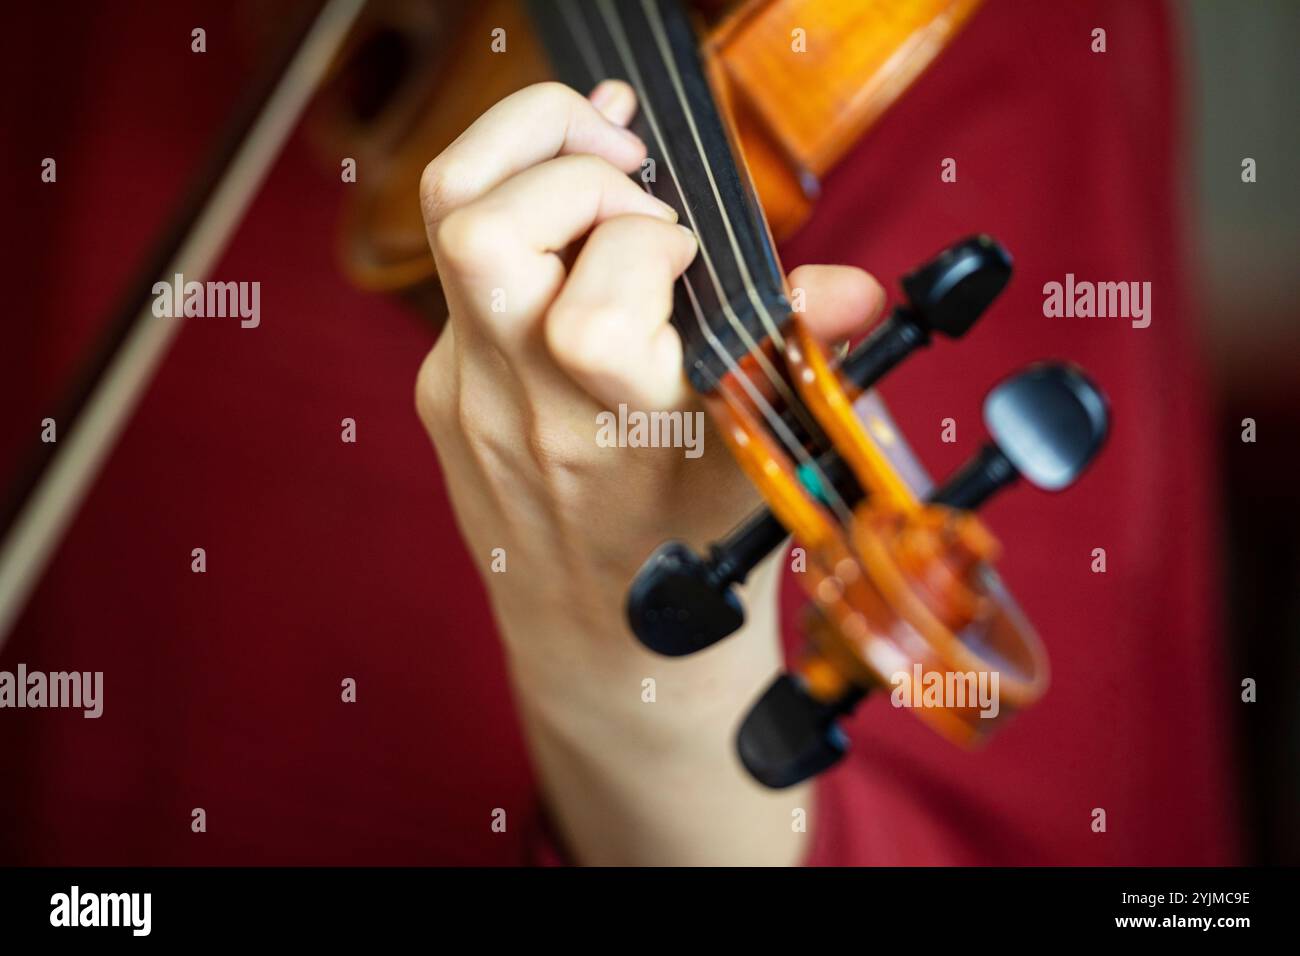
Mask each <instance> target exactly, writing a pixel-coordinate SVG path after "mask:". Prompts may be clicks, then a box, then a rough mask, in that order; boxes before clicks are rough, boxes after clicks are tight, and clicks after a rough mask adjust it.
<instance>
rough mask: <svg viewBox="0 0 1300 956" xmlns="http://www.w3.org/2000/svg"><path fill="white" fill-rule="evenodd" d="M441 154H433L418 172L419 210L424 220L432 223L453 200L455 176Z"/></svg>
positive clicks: (449, 164)
mask: <svg viewBox="0 0 1300 956" xmlns="http://www.w3.org/2000/svg"><path fill="white" fill-rule="evenodd" d="M450 167H451V163H450V162H449V161H448V160H447V159H446V158H445V156H443V155H438V156H435V157H434V158H433V159H432V160H430V161H429V164H428V165H427V166H425V167H424V171H423V172H422V173H420V211H421V213H422V214H423V215H424V221H425V222H426V223H428V224H433V223H435V222H437V221H438V219H439V216H440V213H441V212H442V210H443V209H445V208H446V207H447V206H449V205H451V204H453V203H454V202H455V195H456V187H455V182H456V180H457V177H456V176H455V173H454V171H453V170H452V169H451V168H450Z"/></svg>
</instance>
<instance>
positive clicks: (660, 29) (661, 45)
mask: <svg viewBox="0 0 1300 956" xmlns="http://www.w3.org/2000/svg"><path fill="white" fill-rule="evenodd" d="M641 9H642V10H643V11H644V12H645V17H646V22H648V23H649V24H650V32H651V34H653V36H654V40H655V46H656V47H658V49H659V56H660V58H661V59H662V60H663V62H664V65H665V66H666V67H667V68H668V78H669V80H670V81H671V82H672V86H673V93H674V94H676V96H677V102H678V105H680V106H681V109H682V113H683V114H684V115H685V116H686V125H687V126H688V127H690V130H691V139H693V140H694V141H695V150H696V152H698V153H699V155H700V164H701V165H702V166H703V167H704V175H705V176H707V177H708V180H709V188H710V189H712V190H713V201H714V202H715V203H716V204H717V206H718V215H719V217H720V218H721V219H722V226H723V229H725V230H726V233H727V240H728V241H729V242H730V243H731V252H732V255H733V256H734V257H735V260H736V265H737V266H738V267H739V269H740V275H741V278H742V281H743V282H744V284H745V292H746V293H747V294H748V295H749V301H750V302H751V303H752V304H753V306H754V309H755V311H756V312H758V313H759V314H760V315H761V316H762V319H763V324H764V326H765V327H766V328H767V334H768V335H770V336H771V337H772V341H774V342H775V343H776V344H777V347H778V348H784V347H785V338H784V337H783V336H782V335H781V331H780V329H778V328H777V325H776V321H775V320H774V319H773V318H772V313H771V312H769V311H768V309H767V306H766V305H764V303H763V300H762V298H761V297H760V296H759V295H758V290H757V288H756V287H755V285H754V279H753V277H752V276H751V275H750V274H749V267H748V266H747V265H746V264H745V257H744V256H743V255H742V254H741V251H740V243H738V242H737V241H736V233H735V231H734V230H733V229H732V226H731V216H730V215H729V214H728V211H727V207H726V206H725V205H723V202H722V195H721V193H719V192H718V183H717V181H716V180H715V179H714V178H713V166H712V165H711V164H710V163H709V161H708V156H707V154H706V153H705V152H704V144H703V143H702V142H700V131H699V130H698V129H697V128H696V126H695V116H694V112H693V110H692V109H691V104H690V101H689V100H688V99H687V98H686V91H685V90H684V89H682V78H681V74H680V73H679V72H678V70H677V64H676V63H675V62H674V61H673V57H672V48H671V47H670V46H669V45H668V36H667V34H666V33H665V32H664V24H663V19H662V17H660V15H659V9H658V7H657V5H656V4H654V3H652V2H651V0H641Z"/></svg>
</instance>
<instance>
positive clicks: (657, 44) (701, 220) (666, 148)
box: [530, 0, 790, 392]
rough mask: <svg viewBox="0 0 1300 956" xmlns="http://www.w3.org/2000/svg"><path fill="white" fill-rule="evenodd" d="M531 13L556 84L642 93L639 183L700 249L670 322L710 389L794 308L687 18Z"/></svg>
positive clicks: (615, 7) (585, 2)
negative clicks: (613, 85) (604, 84)
mask: <svg viewBox="0 0 1300 956" xmlns="http://www.w3.org/2000/svg"><path fill="white" fill-rule="evenodd" d="M530 8H531V12H532V14H533V17H534V20H535V21H536V23H537V24H538V28H539V32H540V33H541V36H542V40H543V42H544V44H545V46H546V48H547V50H548V52H549V54H550V57H551V59H552V62H553V63H554V66H555V69H556V71H557V73H558V75H559V77H560V79H561V80H563V81H564V82H565V83H567V84H569V85H570V86H572V87H574V88H575V89H577V90H579V91H581V92H583V93H586V92H589V91H590V90H591V88H592V87H594V86H595V85H596V84H597V83H598V82H600V81H601V80H604V79H610V78H616V79H621V80H625V81H627V82H628V83H630V84H631V85H632V87H633V88H634V89H635V90H636V92H637V98H638V110H637V115H636V117H635V118H634V119H633V121H632V123H631V128H632V130H633V131H634V132H635V133H636V134H637V135H638V136H640V137H641V139H642V140H643V141H644V142H645V144H646V146H647V150H648V159H647V162H646V164H644V165H643V167H642V169H641V171H640V172H639V173H637V174H634V176H635V177H636V178H639V180H640V181H641V182H642V184H643V185H644V186H645V188H646V189H647V190H648V191H650V192H651V193H653V194H654V195H655V196H657V197H658V198H659V199H662V200H663V201H664V202H667V203H668V204H670V205H671V206H673V207H674V208H675V209H676V210H677V212H678V215H679V216H680V221H681V223H682V224H683V225H685V226H687V227H689V228H690V229H691V230H692V231H693V232H694V233H695V235H696V237H697V238H698V239H699V243H700V251H699V253H698V254H697V255H696V257H695V260H694V262H692V263H691V265H690V267H689V268H688V269H687V270H686V272H685V273H684V274H683V276H682V278H681V279H680V280H679V281H678V282H677V286H676V289H675V290H674V308H673V317H672V321H673V324H674V326H676V328H677V331H678V333H679V334H680V335H681V337H682V343H683V346H684V353H685V368H686V374H687V376H688V378H689V380H690V382H691V384H692V386H693V387H694V388H695V389H696V390H697V391H701V392H711V391H713V390H714V389H715V388H716V387H717V385H718V383H719V382H721V381H722V380H723V379H724V378H725V377H726V376H727V375H728V374H729V373H732V372H736V371H737V368H738V363H739V362H740V361H741V360H742V359H743V358H745V357H746V356H750V355H754V354H755V353H757V352H758V351H759V349H761V347H762V346H763V344H764V343H765V342H766V341H767V340H768V339H772V340H773V341H775V342H776V343H777V344H780V343H781V333H780V329H781V327H782V326H783V325H784V324H785V322H786V320H787V319H788V317H789V314H790V303H789V299H788V298H787V296H786V293H785V281H784V278H783V275H782V272H781V268H780V265H779V263H778V261H777V257H776V253H775V250H774V249H773V247H772V242H771V238H770V236H769V234H768V231H767V227H766V224H765V221H764V219H763V213H762V210H761V208H760V205H759V202H758V197H757V194H756V193H755V191H754V189H753V187H752V185H751V184H750V182H749V180H748V177H747V176H746V175H745V174H744V172H743V169H742V167H741V164H740V163H738V162H737V160H736V157H735V155H734V153H733V150H732V145H731V141H730V139H729V137H728V135H727V131H726V128H725V127H724V126H723V123H722V119H721V117H720V116H719V114H718V109H717V105H716V104H715V102H714V99H713V94H712V91H711V89H710V87H709V83H708V81H707V78H706V76H705V74H704V69H703V66H702V64H701V62H700V57H699V54H698V52H697V48H696V45H697V39H696V37H695V33H694V31H693V29H692V27H691V24H690V21H689V19H688V17H687V15H686V12H685V11H684V10H683V9H682V7H681V5H680V4H679V3H676V2H672V0H533V2H531V3H530ZM759 362H760V364H763V363H765V362H766V359H764V358H762V357H761V356H759ZM769 374H771V371H770V369H769Z"/></svg>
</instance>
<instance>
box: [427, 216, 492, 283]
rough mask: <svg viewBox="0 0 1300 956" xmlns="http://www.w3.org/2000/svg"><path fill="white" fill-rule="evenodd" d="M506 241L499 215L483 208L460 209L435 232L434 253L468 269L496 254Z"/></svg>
mask: <svg viewBox="0 0 1300 956" xmlns="http://www.w3.org/2000/svg"><path fill="white" fill-rule="evenodd" d="M501 240H502V231H501V229H500V228H499V225H498V223H497V222H496V220H495V217H494V216H492V215H491V214H489V213H486V212H483V211H481V210H475V209H471V208H464V209H456V210H453V211H452V212H451V213H450V214H449V215H447V216H446V217H445V218H444V219H443V220H442V221H441V222H439V223H438V225H437V227H436V228H435V229H434V232H433V252H434V255H435V256H437V257H438V259H439V260H440V261H442V262H446V263H448V264H450V265H452V266H454V267H458V268H464V267H467V266H470V265H473V264H474V263H476V262H479V261H481V260H483V259H484V258H486V257H488V256H490V255H492V253H493V252H494V251H495V250H496V249H497V248H498V247H499V245H500V244H501Z"/></svg>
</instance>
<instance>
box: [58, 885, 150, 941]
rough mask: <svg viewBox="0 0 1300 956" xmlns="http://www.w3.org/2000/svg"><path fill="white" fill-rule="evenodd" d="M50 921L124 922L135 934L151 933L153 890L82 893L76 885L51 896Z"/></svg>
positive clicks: (84, 923)
mask: <svg viewBox="0 0 1300 956" xmlns="http://www.w3.org/2000/svg"><path fill="white" fill-rule="evenodd" d="M50 925H51V926H56V927H77V926H125V927H129V928H130V930H131V935H132V936H148V935H149V932H150V930H151V929H152V927H153V894H152V893H83V892H81V887H79V886H76V885H74V886H73V887H72V888H71V889H70V890H69V891H68V892H67V893H55V894H54V895H53V896H51V897H50Z"/></svg>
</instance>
